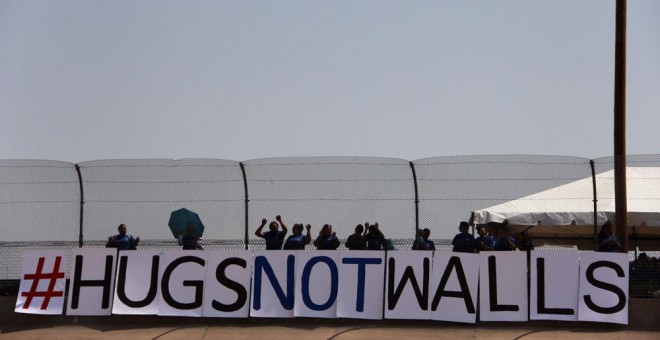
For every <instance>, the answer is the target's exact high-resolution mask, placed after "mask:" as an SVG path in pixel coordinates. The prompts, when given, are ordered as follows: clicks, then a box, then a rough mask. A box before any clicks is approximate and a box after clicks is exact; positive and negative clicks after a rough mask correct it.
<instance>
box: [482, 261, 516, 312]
mask: <svg viewBox="0 0 660 340" xmlns="http://www.w3.org/2000/svg"><path fill="white" fill-rule="evenodd" d="M479 256H480V257H481V259H480V262H481V263H480V266H479V287H480V289H479V320H481V321H527V253H526V252H523V251H485V252H481V253H479Z"/></svg>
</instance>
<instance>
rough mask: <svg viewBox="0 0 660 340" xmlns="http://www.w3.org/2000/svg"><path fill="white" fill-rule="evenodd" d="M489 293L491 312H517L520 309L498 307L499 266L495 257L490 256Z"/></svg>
mask: <svg viewBox="0 0 660 340" xmlns="http://www.w3.org/2000/svg"><path fill="white" fill-rule="evenodd" d="M488 292H489V295H490V311H491V312H517V311H518V310H520V307H518V306H517V305H498V304H497V266H496V265H495V256H493V255H491V256H488Z"/></svg>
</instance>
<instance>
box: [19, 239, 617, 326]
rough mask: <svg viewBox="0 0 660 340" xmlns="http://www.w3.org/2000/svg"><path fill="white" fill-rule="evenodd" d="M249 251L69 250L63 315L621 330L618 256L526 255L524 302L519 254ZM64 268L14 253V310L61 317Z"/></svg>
mask: <svg viewBox="0 0 660 340" xmlns="http://www.w3.org/2000/svg"><path fill="white" fill-rule="evenodd" d="M252 254H253V253H252V252H251V251H244V250H237V251H208V250H206V251H201V250H200V251H197V250H195V251H179V250H175V251H167V252H161V251H160V250H138V251H135V250H132V251H131V250H129V251H119V252H118V253H116V250H115V249H104V248H85V249H74V251H73V260H72V261H70V262H71V264H72V267H73V268H71V270H70V271H69V273H70V274H69V282H70V284H69V293H68V300H67V302H68V308H67V315H108V314H109V311H110V310H111V311H112V313H113V314H136V315H155V314H158V315H171V316H194V317H232V318H233V317H248V316H253V317H279V318H293V317H294V316H299V317H319V318H337V317H345V318H357V319H375V320H377V319H382V318H383V317H385V318H388V319H415V320H428V319H433V320H440V321H452V322H464V323H475V322H476V314H475V313H476V312H477V311H476V310H475V309H476V308H475V307H476V306H479V308H478V314H479V320H481V321H526V320H527V319H528V309H529V308H531V310H529V311H530V319H532V320H562V321H576V320H580V321H597V322H610V323H621V324H627V323H628V301H629V300H628V284H629V282H628V280H629V272H628V271H629V269H628V268H629V267H628V266H629V259H628V256H627V254H619V253H594V252H583V253H578V252H576V251H561V252H556V251H555V252H551V251H533V252H531V253H530V263H529V266H530V271H531V272H530V286H531V291H530V294H529V296H530V301H529V302H530V303H529V304H528V301H527V296H528V295H527V289H528V285H527V279H528V276H527V268H528V263H527V253H525V252H519V251H513V252H482V253H480V254H478V255H477V254H464V253H453V252H435V253H434V252H430V251H390V252H387V253H385V252H382V251H349V250H346V251H313V252H311V251H310V252H303V251H260V252H256V253H254V257H253V256H252ZM578 255H579V261H578ZM67 265H68V264H67V252H66V250H38V251H28V252H25V254H24V257H23V267H22V279H21V284H20V288H19V296H18V298H17V300H16V306H15V312H17V313H32V314H60V315H61V313H62V311H63V309H64V303H65V301H64V294H65V292H64V289H65V288H64V287H65V282H66V278H65V275H66V274H65V273H66V272H67V270H66V268H67ZM477 285H478V286H477ZM477 291H478V292H479V293H478V294H477V293H476V292H477ZM477 296H478V301H477Z"/></svg>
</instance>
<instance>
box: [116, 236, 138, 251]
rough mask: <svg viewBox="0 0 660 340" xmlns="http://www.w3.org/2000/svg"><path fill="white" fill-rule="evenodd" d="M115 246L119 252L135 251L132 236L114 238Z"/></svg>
mask: <svg viewBox="0 0 660 340" xmlns="http://www.w3.org/2000/svg"><path fill="white" fill-rule="evenodd" d="M115 244H116V245H117V249H119V250H131V249H135V239H134V238H133V236H131V235H128V234H124V235H121V234H119V235H117V236H115Z"/></svg>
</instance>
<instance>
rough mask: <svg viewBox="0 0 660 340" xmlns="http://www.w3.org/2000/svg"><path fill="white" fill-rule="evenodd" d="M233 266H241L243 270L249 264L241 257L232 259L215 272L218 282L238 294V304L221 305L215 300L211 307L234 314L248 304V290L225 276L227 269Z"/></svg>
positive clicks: (221, 263)
mask: <svg viewBox="0 0 660 340" xmlns="http://www.w3.org/2000/svg"><path fill="white" fill-rule="evenodd" d="M231 265H236V266H241V267H243V268H247V262H246V261H245V260H244V259H242V258H240V257H231V258H228V259H226V260H224V261H222V262H220V264H219V265H218V268H216V270H215V278H216V279H217V280H218V282H219V283H220V284H222V285H223V286H225V287H227V288H229V289H231V290H233V291H235V292H236V294H237V295H238V298H236V302H234V303H232V304H230V305H225V304H223V303H220V302H218V301H216V300H213V301H212V302H211V305H212V306H213V309H215V310H219V311H221V312H234V311H237V310H239V309H241V308H242V307H243V306H244V305H245V303H246V302H247V290H245V287H243V286H242V285H241V284H240V283H238V282H236V281H233V280H230V279H229V278H227V275H225V270H226V269H227V267H229V266H231Z"/></svg>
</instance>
